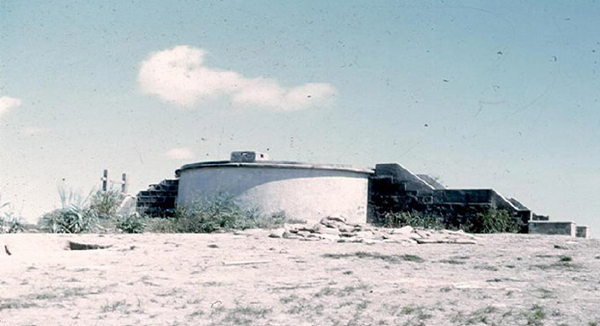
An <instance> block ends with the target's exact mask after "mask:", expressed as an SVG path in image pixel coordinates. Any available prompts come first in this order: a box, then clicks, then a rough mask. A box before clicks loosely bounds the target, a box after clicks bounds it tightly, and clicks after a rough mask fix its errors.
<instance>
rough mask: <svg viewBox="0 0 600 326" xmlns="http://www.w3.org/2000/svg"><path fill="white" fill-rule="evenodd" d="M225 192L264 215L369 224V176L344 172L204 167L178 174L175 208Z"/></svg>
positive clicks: (185, 170) (314, 221)
mask: <svg viewBox="0 0 600 326" xmlns="http://www.w3.org/2000/svg"><path fill="white" fill-rule="evenodd" d="M223 193H226V194H228V195H231V196H233V197H234V198H236V200H237V201H238V203H240V204H241V205H244V206H245V207H248V208H251V207H257V208H258V209H260V210H261V212H262V213H264V214H271V213H276V212H279V211H285V213H286V216H288V217H289V218H294V219H302V220H306V221H307V222H309V223H316V222H318V221H320V219H321V218H323V217H326V216H343V217H345V218H346V219H347V220H348V222H351V223H366V221H367V200H368V198H367V197H368V174H367V173H359V172H353V171H343V170H331V169H330V170H327V169H304V168H300V169H298V168H274V167H248V166H240V167H203V168H192V169H184V170H182V171H180V177H179V193H178V198H177V205H179V206H183V207H185V206H186V205H189V204H192V203H194V202H197V201H198V200H199V199H200V198H214V197H215V196H217V195H218V194H223Z"/></svg>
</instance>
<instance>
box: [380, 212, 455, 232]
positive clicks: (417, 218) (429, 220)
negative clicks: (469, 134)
mask: <svg viewBox="0 0 600 326" xmlns="http://www.w3.org/2000/svg"><path fill="white" fill-rule="evenodd" d="M381 224H382V226H384V227H390V228H398V227H403V226H407V225H410V226H412V227H424V228H428V229H443V228H444V223H443V219H442V218H441V217H438V216H433V215H426V214H422V213H418V212H397V213H390V212H388V213H384V214H383V221H382V222H381Z"/></svg>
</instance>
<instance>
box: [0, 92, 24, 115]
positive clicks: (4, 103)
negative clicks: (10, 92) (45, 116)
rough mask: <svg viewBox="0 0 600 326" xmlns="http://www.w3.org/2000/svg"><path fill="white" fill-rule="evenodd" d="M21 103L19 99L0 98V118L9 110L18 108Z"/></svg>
mask: <svg viewBox="0 0 600 326" xmlns="http://www.w3.org/2000/svg"><path fill="white" fill-rule="evenodd" d="M21 103H22V101H21V99H18V98H14V97H8V96H2V97H0V118H1V117H2V116H3V115H4V114H5V113H7V112H8V111H9V110H10V109H12V108H16V107H18V106H20V105H21Z"/></svg>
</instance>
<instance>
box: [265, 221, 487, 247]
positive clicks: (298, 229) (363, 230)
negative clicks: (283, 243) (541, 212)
mask: <svg viewBox="0 0 600 326" xmlns="http://www.w3.org/2000/svg"><path fill="white" fill-rule="evenodd" d="M269 236H270V237H272V238H285V239H299V240H305V241H318V240H329V241H337V242H361V243H367V244H373V243H403V244H406V243H418V244H428V243H456V244H476V243H477V242H476V240H477V238H476V237H475V236H473V235H470V234H467V233H465V232H463V231H462V230H460V231H450V230H439V231H438V230H428V229H421V228H413V227H411V226H404V227H401V228H378V227H374V226H371V225H366V224H351V223H347V222H346V219H345V218H343V217H325V218H323V219H322V220H321V222H319V223H317V224H315V225H312V226H309V225H305V224H286V225H285V226H284V227H283V228H279V229H275V230H272V231H271V233H270V234H269Z"/></svg>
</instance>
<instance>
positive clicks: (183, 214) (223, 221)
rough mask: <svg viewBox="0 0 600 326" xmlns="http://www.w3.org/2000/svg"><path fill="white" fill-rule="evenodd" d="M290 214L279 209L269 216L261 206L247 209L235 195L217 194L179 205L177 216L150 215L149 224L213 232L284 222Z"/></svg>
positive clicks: (158, 229)
mask: <svg viewBox="0 0 600 326" xmlns="http://www.w3.org/2000/svg"><path fill="white" fill-rule="evenodd" d="M286 220H287V217H286V216H285V213H283V212H279V213H275V214H272V215H269V216H265V215H262V214H260V213H259V211H258V209H250V210H248V209H244V208H242V207H241V206H240V205H238V204H237V203H236V202H235V200H234V199H233V197H231V196H228V195H218V196H216V197H215V198H211V199H206V200H203V201H199V202H197V203H195V204H193V205H190V206H187V207H185V208H178V209H177V211H176V212H175V217H173V218H166V219H151V221H149V225H148V228H149V229H150V230H151V231H153V232H169V233H170V232H173V233H211V232H218V231H227V230H244V229H251V228H273V227H277V226H281V225H283V223H285V221H286Z"/></svg>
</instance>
